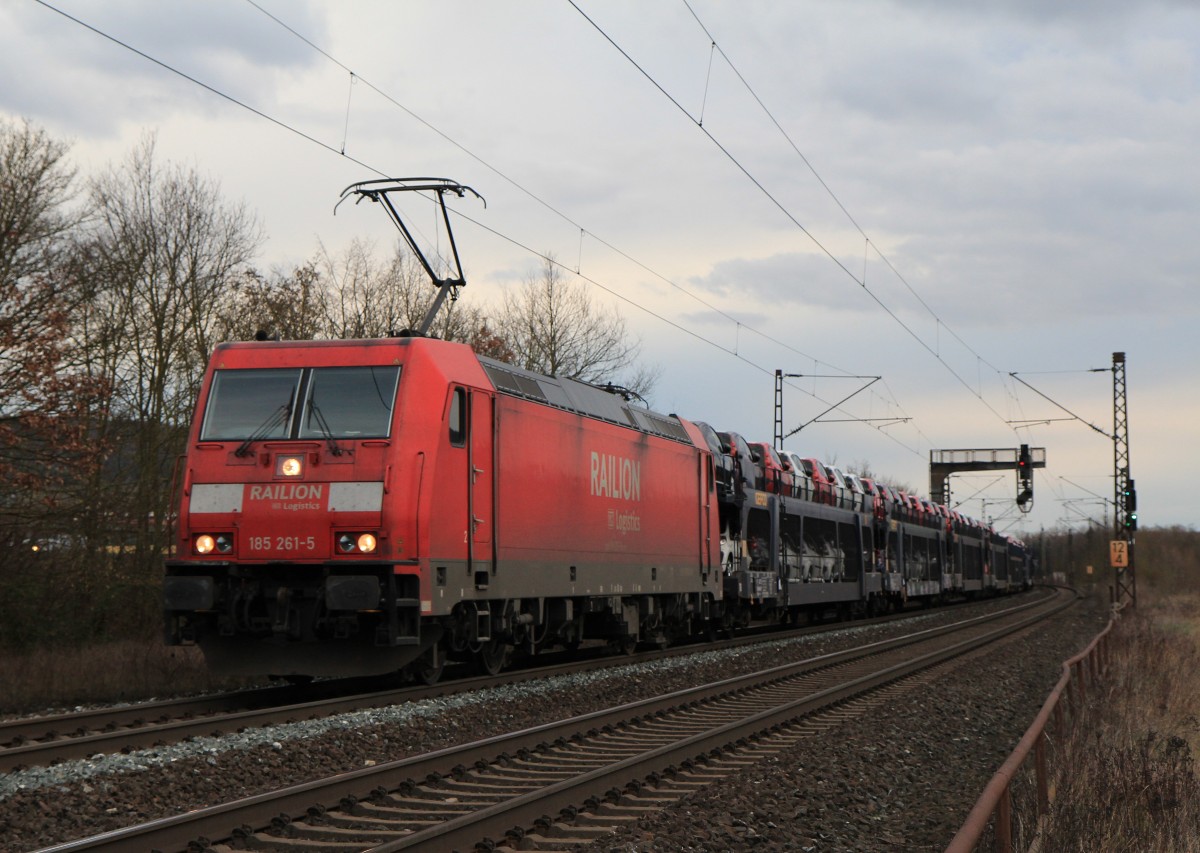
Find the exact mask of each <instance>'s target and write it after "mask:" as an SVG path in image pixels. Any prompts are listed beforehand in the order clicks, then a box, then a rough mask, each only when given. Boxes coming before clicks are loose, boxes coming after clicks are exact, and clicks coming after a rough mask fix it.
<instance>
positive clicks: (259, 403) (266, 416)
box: [200, 369, 301, 441]
mask: <svg viewBox="0 0 1200 853" xmlns="http://www.w3.org/2000/svg"><path fill="white" fill-rule="evenodd" d="M300 374H301V371H300V370H298V369H288V370H218V371H217V372H216V375H215V376H214V377H213V384H212V393H211V394H209V395H208V410H207V411H206V412H205V414H204V428H203V429H202V430H201V434H200V440H201V441H231V440H240V439H247V438H250V437H251V436H253V437H254V438H256V439H261V438H285V437H286V436H287V434H288V422H289V420H290V418H289V415H290V413H291V412H292V411H293V410H294V409H295V406H294V405H293V401H294V400H295V399H296V391H297V389H298V388H299V387H300Z"/></svg>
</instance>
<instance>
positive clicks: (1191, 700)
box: [1040, 594, 1200, 853]
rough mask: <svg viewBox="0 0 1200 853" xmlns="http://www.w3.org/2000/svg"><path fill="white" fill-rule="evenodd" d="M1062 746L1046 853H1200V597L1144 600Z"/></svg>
mask: <svg viewBox="0 0 1200 853" xmlns="http://www.w3.org/2000/svg"><path fill="white" fill-rule="evenodd" d="M1139 598H1140V599H1141V600H1140V601H1139V606H1138V610H1137V611H1136V613H1127V614H1126V615H1125V616H1124V617H1123V619H1122V621H1121V625H1120V627H1119V639H1118V641H1117V642H1116V643H1115V644H1114V646H1113V655H1112V661H1111V668H1110V671H1109V672H1108V673H1107V675H1106V677H1105V679H1104V682H1103V685H1104V691H1103V692H1102V693H1100V694H1099V695H1095V696H1093V697H1091V701H1090V702H1089V703H1088V704H1087V707H1086V708H1085V711H1084V714H1083V716H1082V717H1081V718H1080V719H1079V720H1078V722H1077V724H1076V726H1075V728H1074V733H1073V735H1072V737H1071V738H1070V741H1069V743H1068V744H1066V750H1065V754H1066V755H1067V756H1068V757H1067V767H1066V770H1065V772H1064V773H1063V774H1062V776H1061V777H1060V778H1059V781H1058V785H1057V790H1056V793H1055V800H1054V803H1053V805H1052V806H1051V812H1050V815H1049V820H1048V821H1047V823H1046V824H1045V825H1044V827H1043V834H1042V837H1041V839H1040V842H1041V843H1040V849H1041V850H1043V851H1080V853H1083V851H1089V853H1090V851H1101V850H1102V851H1109V853H1120V852H1121V851H1129V853H1135V852H1136V853H1149V851H1162V853H1167V851H1171V853H1175V851H1200V778H1198V777H1197V768H1196V763H1195V756H1196V754H1197V750H1198V749H1200V719H1198V717H1197V715H1198V714H1200V596H1196V595H1194V594H1189V595H1174V596H1171V597H1165V598H1155V597H1154V596H1153V595H1152V594H1149V595H1143V596H1139Z"/></svg>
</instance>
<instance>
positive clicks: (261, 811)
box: [42, 600, 1072, 853]
mask: <svg viewBox="0 0 1200 853" xmlns="http://www.w3.org/2000/svg"><path fill="white" fill-rule="evenodd" d="M1070 603H1072V602H1071V601H1066V602H1063V601H1061V600H1060V601H1058V602H1056V603H1054V604H1052V605H1050V606H1049V607H1048V608H1047V605H1046V602H1045V601H1036V602H1030V603H1026V604H1022V605H1018V606H1016V607H1013V608H1008V609H1005V610H1003V611H998V612H995V613H991V614H985V615H983V616H979V617H974V618H971V619H966V620H962V621H960V622H956V623H954V624H952V625H946V626H941V627H937V628H929V629H926V630H923V631H919V632H915V633H913V634H908V635H905V636H903V637H898V638H893V639H890V640H883V641H879V642H875V643H870V644H868V645H866V646H860V647H857V648H855V649H851V650H846V651H842V652H834V653H830V654H826V655H821V656H819V657H816V658H811V659H808V660H806V661H800V662H795V663H790V664H783V665H780V666H778V667H773V668H771V669H768V670H764V671H761V672H758V673H751V674H748V675H741V676H735V677H733V678H729V679H725V680H722V681H720V682H715V683H712V684H707V685H702V686H700V687H695V688H688V689H685V690H680V691H676V692H674V693H671V694H668V695H664V696H659V697H652V698H650V699H645V700H640V701H637V702H632V703H628V704H625V705H622V706H619V707H617V708H611V709H605V710H601V711H596V712H592V713H590V714H584V715H581V716H578V717H573V718H570V719H568V720H561V721H557V722H553V723H548V724H544V725H540V726H535V727H532V728H529V729H525V730H523V731H520V732H516V733H512V734H505V735H497V736H493V737H490V738H485V739H482V740H479V741H475V742H472V743H467V744H461V745H458V746H454V747H449V748H446V749H442V750H438V751H437V752H433V753H428V754H424V755H418V756H410V757H408V758H404V759H399V760H396V761H392V762H386V763H383V764H380V765H377V766H375V767H369V768H360V769H357V770H353V771H348V772H346V773H342V774H338V775H336V776H333V777H329V778H327V779H320V780H314V781H311V782H306V783H302V784H300V785H295V786H291V787H289V788H286V789H283V790H281V791H276V792H270V793H264V794H259V795H256V796H252V797H247V798H243V799H240V800H235V801H231V802H228V803H223V804H219V805H215V806H211V807H209V808H205V809H200V810H196V811H193V812H190V813H188V814H185V815H176V816H172V817H168V818H162V819H159V820H155V821H150V822H147V823H143V824H139V825H136V826H132V827H125V828H122V829H118V830H112V831H110V832H107V833H103V834H101V835H96V836H92V837H89V838H84V839H79V840H76V841H71V842H66V843H64V844H60V845H57V846H54V847H50V848H46V849H45V850H44V851H42V853H74V851H83V850H128V849H164V850H165V849H185V848H186V847H187V846H188V844H189V843H190V842H192V841H194V840H196V839H197V838H200V837H207V838H226V837H229V835H230V832H231V830H232V829H233V828H235V827H243V826H247V827H263V826H269V825H270V824H271V822H272V820H273V819H276V818H278V817H280V816H281V815H283V816H286V819H290V816H291V815H297V814H304V813H305V812H306V811H307V810H308V809H309V808H310V807H313V806H314V805H316V804H321V805H324V806H327V807H336V805H337V804H338V803H339V802H341V801H343V800H345V799H346V798H356V797H358V796H361V795H363V794H364V792H369V791H371V790H372V789H375V788H377V787H379V786H381V785H387V784H389V783H390V784H391V785H393V786H394V785H396V784H399V783H400V782H402V781H404V780H405V779H412V778H417V779H420V778H424V777H426V776H428V775H430V774H442V773H445V772H447V771H448V769H449V768H452V767H455V766H458V765H465V766H471V765H472V764H474V763H475V762H476V761H480V760H488V759H493V758H495V757H496V755H497V754H498V753H499V752H503V751H510V752H514V751H518V750H521V749H536V748H538V747H539V746H544V745H545V744H546V743H548V742H554V741H556V740H559V739H565V738H567V737H569V736H571V735H573V734H576V733H577V732H579V731H580V730H586V729H588V728H599V727H603V726H605V725H610V724H613V723H615V722H617V721H627V720H629V719H630V718H634V717H637V718H645V717H649V716H654V715H655V714H657V713H659V712H661V711H665V710H667V709H669V708H674V707H678V706H680V705H683V704H687V703H695V702H700V701H704V700H705V699H709V698H712V697H714V696H720V695H725V694H729V693H735V692H737V691H739V690H744V689H746V688H747V687H749V686H752V685H758V684H762V683H764V682H767V681H772V680H779V679H782V678H785V677H787V676H788V675H796V674H800V673H805V672H811V671H813V670H817V669H824V668H828V667H830V666H834V665H837V664H840V663H845V662H847V661H852V660H856V659H859V658H864V657H868V656H871V655H876V654H880V653H883V652H885V651H889V650H892V649H897V648H902V647H904V646H907V645H912V644H914V643H919V642H924V641H928V640H931V639H935V638H938V637H941V636H943V635H946V634H950V633H953V632H955V631H962V630H966V629H969V628H971V627H977V626H980V625H985V624H987V623H988V622H992V621H995V620H999V619H1004V618H1006V617H1010V616H1012V615H1014V614H1018V613H1023V612H1025V611H1029V610H1031V609H1034V608H1043V609H1047V615H1048V614H1049V613H1053V612H1057V611H1058V610H1060V609H1062V608H1064V607H1066V606H1069V604H1070ZM1039 618H1044V615H1042V614H1038V613H1034V614H1032V615H1026V617H1025V619H1023V620H1022V621H1021V623H1020V625H1019V626H1017V627H1010V628H1007V629H1001V631H1003V632H1011V631H1013V630H1019V629H1020V627H1023V626H1024V625H1025V624H1026V623H1028V622H1032V621H1036V620H1037V619H1039ZM997 633H998V632H996V631H993V632H990V633H989V634H987V635H985V636H986V637H987V638H989V639H983V640H979V639H977V640H972V641H967V642H969V643H974V644H975V646H978V645H980V644H982V643H984V642H990V641H991V639H995V637H994V636H993V635H994V634H997ZM964 645H965V644H959V646H964ZM942 654H943V655H944V654H945V653H942ZM917 661H921V662H924V663H923V664H918V663H917ZM917 661H913V662H909V663H906V664H902V665H900V666H899V667H893V668H892V669H890V670H888V671H887V672H888V674H887V675H884V676H876V677H880V678H882V679H883V681H884V682H886V681H891V680H895V679H896V678H899V677H903V673H904V671H905V668H913V667H917V666H924V667H928V666H932V665H935V664H936V663H937V662H939V661H938V660H935V659H934V657H933V656H932V655H925V656H922V657H921V658H918V659H917ZM866 683H867V682H866V681H864V679H863V678H860V679H855V680H854V681H852V682H851V685H856V686H851V687H846V686H845V685H843V686H840V687H837V688H830V689H829V690H826V691H821V692H820V693H818V694H814V695H813V696H810V697H809V698H808V699H807V700H801V702H804V701H807V702H812V703H815V704H814V705H813V707H819V706H822V705H827V704H831V703H834V702H838V701H841V700H842V699H844V698H845V697H846V696H847V695H849V694H850V693H852V692H855V691H858V692H861V691H862V690H863V689H865V685H866ZM801 712H802V704H801V703H789V704H788V705H786V706H784V709H776V710H775V711H772V712H763V713H761V714H756V715H754V716H753V717H752V718H750V722H748V723H745V725H747V726H748V727H749V728H752V729H757V730H761V729H763V728H769V727H770V726H771V725H774V724H776V723H777V722H778V721H779V720H785V719H790V718H792V717H794V716H795V715H796V714H797V713H801ZM768 720H769V722H768ZM727 728H728V726H725V727H722V730H724V729H727ZM723 736H724V735H723V734H712V733H710V734H708V735H704V736H698V737H697V738H692V739H689V740H688V741H685V743H686V744H687V745H686V746H682V747H672V748H664V749H663V750H655V751H654V753H661V754H647V756H646V757H644V758H641V759H629V760H628V761H627V762H621V764H620V766H618V767H617V769H616V770H614V771H612V772H614V773H616V774H618V775H621V774H625V775H626V776H628V774H629V773H630V772H631V770H632V769H634V768H640V767H641V766H643V765H642V762H643V761H644V762H647V765H646V766H649V764H650V763H653V764H655V766H656V767H657V766H658V765H660V764H661V765H662V766H663V767H665V766H669V765H670V764H671V763H674V760H675V759H674V758H672V759H671V760H667V761H666V764H662V759H663V756H666V755H671V756H675V755H677V754H680V753H681V752H689V751H690V753H691V754H690V755H688V756H686V757H691V755H695V754H697V752H704V751H706V750H707V749H711V748H713V747H712V746H707V745H706V744H710V743H711V744H717V742H718V741H719V740H721V738H722V737H723ZM698 746H700V748H697V747H698ZM626 764H627V765H628V766H625V765H626ZM602 775H603V773H602V771H593V772H592V773H588V774H584V776H585V777H586V780H585V781H580V782H579V783H578V785H588V784H593V783H594V782H595V779H598V778H601V776H602ZM623 781H627V779H626V780H623ZM560 784H561V785H562V786H563V788H562V791H550V792H549V795H550V796H552V797H553V801H554V802H560V801H562V802H565V801H566V800H567V799H569V797H568V795H567V793H566V792H567V791H568V790H572V791H576V790H579V787H578V785H572V784H570V783H568V782H564V783H560ZM544 793H545V792H544ZM518 800H519V802H518V803H517V806H516V808H521V807H523V806H525V805H527V803H528V802H532V800H529V799H527V797H522V798H518ZM545 807H546V806H545V805H543V806H542V808H543V809H544V808H545ZM460 820H461V821H464V822H463V823H459V822H457V821H451V822H450V824H447V825H446V826H447V827H449V829H446V830H445V831H447V832H451V833H457V832H459V831H462V832H465V833H468V834H469V833H470V832H474V831H475V827H476V826H482V827H483V829H482V831H483V832H484V834H486V833H488V832H496V831H500V832H502V831H504V830H507V829H508V828H510V827H511V826H513V825H514V822H516V821H515V819H514V817H513V815H512V814H508V815H504V813H503V810H502V809H500V807H493V808H489V809H485V810H484V811H483V812H480V813H478V814H477V815H476V816H475V817H474V818H472V819H471V820H470V821H468V818H462V819H460ZM474 820H479V821H482V823H480V824H475V823H474V822H473V821H474ZM506 822H507V823H506ZM500 823H506V825H505V826H504V827H503V828H502V829H501V830H496V829H495V828H494V827H495V826H497V825H499V824H500ZM467 826H471V827H472V829H470V830H468V829H466V827H467ZM454 837H458V836H454ZM396 843H399V842H396ZM427 843H428V842H427ZM458 843H459V842H457V841H455V842H450V841H446V842H445V844H458ZM445 844H443V842H442V841H438V842H437V844H436V845H432V849H438V847H439V846H445ZM397 849H403V848H397Z"/></svg>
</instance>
